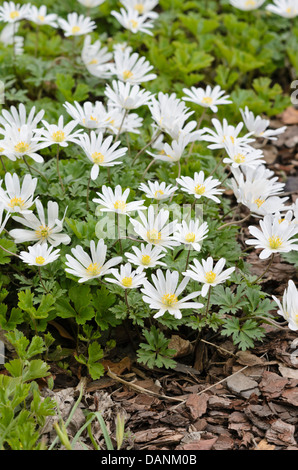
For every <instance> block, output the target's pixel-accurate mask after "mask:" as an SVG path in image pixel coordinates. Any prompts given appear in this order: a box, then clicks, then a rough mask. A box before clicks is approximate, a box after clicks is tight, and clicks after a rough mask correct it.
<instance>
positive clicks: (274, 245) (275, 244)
mask: <svg viewBox="0 0 298 470" xmlns="http://www.w3.org/2000/svg"><path fill="white" fill-rule="evenodd" d="M269 246H270V248H271V249H272V250H278V248H280V247H281V246H282V240H281V238H280V237H270V238H269Z"/></svg>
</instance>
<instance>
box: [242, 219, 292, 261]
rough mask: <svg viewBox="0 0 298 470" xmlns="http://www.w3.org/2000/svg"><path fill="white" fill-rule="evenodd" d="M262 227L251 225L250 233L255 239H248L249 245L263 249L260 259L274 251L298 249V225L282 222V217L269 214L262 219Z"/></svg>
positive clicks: (282, 251) (286, 251) (287, 251)
mask: <svg viewBox="0 0 298 470" xmlns="http://www.w3.org/2000/svg"><path fill="white" fill-rule="evenodd" d="M259 225H260V228H257V227H254V226H249V227H248V229H249V232H250V234H251V235H252V236H253V237H255V238H254V239H249V240H246V241H245V243H246V244H247V245H253V246H255V248H256V249H261V250H262V251H261V253H260V255H259V257H260V259H266V258H269V256H271V255H272V254H274V253H289V252H290V251H292V250H294V251H298V240H297V238H295V235H297V233H298V225H296V224H285V223H281V221H280V217H278V216H275V215H272V214H268V215H265V217H264V218H263V220H260V223H259Z"/></svg>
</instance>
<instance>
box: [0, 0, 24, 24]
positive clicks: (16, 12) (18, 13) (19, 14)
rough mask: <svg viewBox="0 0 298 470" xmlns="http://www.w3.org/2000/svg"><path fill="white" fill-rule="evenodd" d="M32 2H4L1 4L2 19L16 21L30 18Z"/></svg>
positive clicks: (0, 13)
mask: <svg viewBox="0 0 298 470" xmlns="http://www.w3.org/2000/svg"><path fill="white" fill-rule="evenodd" d="M30 6H31V5H30V3H27V4H25V5H20V4H19V3H14V2H4V3H3V5H2V6H0V21H3V22H4V23H16V22H17V21H21V20H24V19H29V11H30Z"/></svg>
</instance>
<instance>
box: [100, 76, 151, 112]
mask: <svg viewBox="0 0 298 470" xmlns="http://www.w3.org/2000/svg"><path fill="white" fill-rule="evenodd" d="M105 95H106V97H107V98H108V99H109V100H110V103H113V105H114V106H118V107H119V108H122V109H126V110H130V109H137V108H139V107H140V106H144V105H147V104H149V103H150V101H151V97H152V94H151V93H150V91H146V90H144V89H141V87H140V86H139V85H131V84H130V83H123V82H122V81H116V80H113V82H112V87H111V86H110V85H107V86H106V90H105Z"/></svg>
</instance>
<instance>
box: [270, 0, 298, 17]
mask: <svg viewBox="0 0 298 470" xmlns="http://www.w3.org/2000/svg"><path fill="white" fill-rule="evenodd" d="M266 10H268V11H271V12H272V13H275V14H276V15H279V16H283V17H284V18H295V17H296V16H297V15H298V3H297V0H273V3H270V4H269V5H267V6H266Z"/></svg>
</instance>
